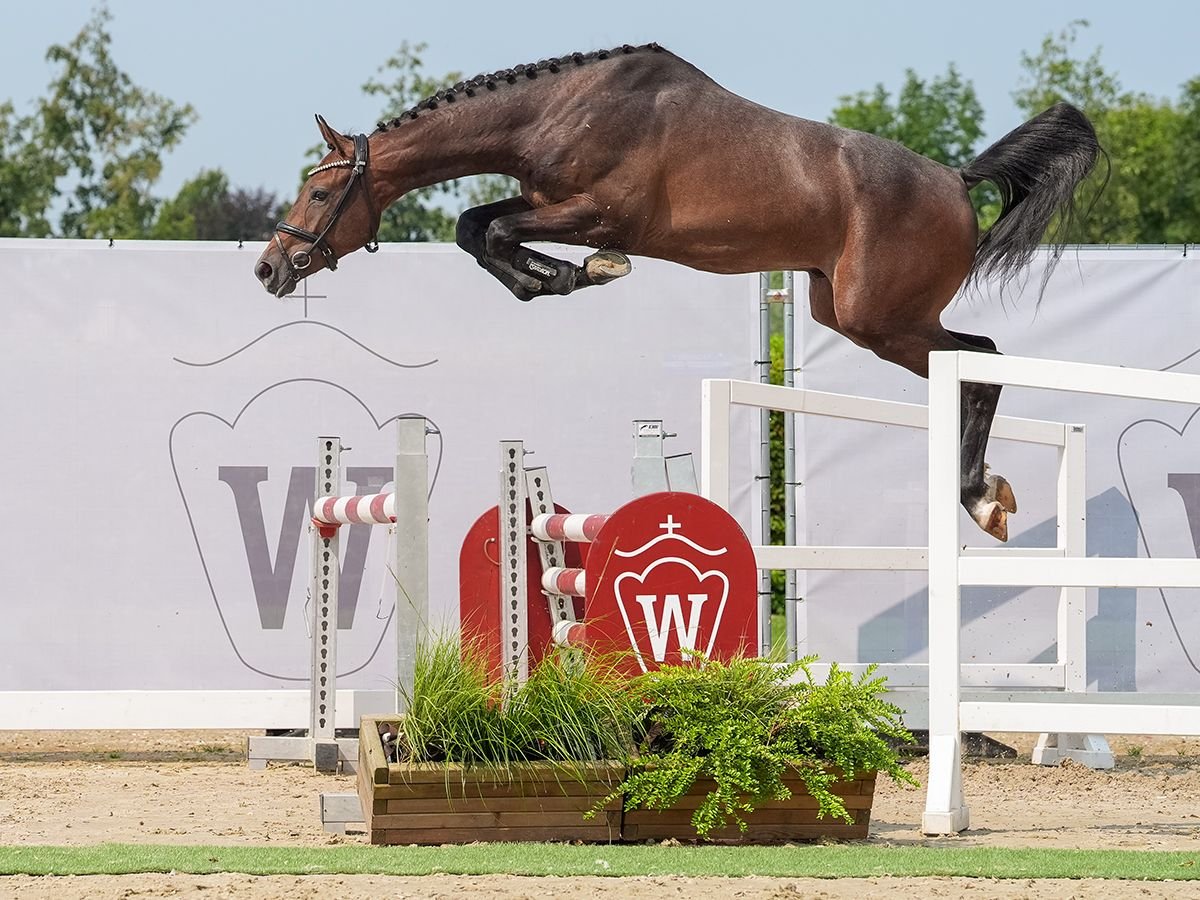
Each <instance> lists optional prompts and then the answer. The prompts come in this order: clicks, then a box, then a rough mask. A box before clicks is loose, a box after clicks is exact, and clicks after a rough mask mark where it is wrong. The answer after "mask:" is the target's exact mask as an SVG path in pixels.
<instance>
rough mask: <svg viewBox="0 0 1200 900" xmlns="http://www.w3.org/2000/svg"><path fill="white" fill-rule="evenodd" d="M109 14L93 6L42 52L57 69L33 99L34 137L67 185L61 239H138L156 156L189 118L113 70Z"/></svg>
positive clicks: (158, 161) (150, 209)
mask: <svg viewBox="0 0 1200 900" xmlns="http://www.w3.org/2000/svg"><path fill="white" fill-rule="evenodd" d="M111 18H112V16H111V14H110V13H109V12H108V10H107V9H106V8H105V7H100V8H99V9H98V10H97V11H96V12H95V13H94V14H93V16H92V18H91V20H90V21H89V22H88V23H87V24H86V25H85V26H84V27H83V30H81V31H80V32H79V34H78V35H76V37H75V38H74V40H72V41H71V42H70V43H69V44H67V45H65V46H63V45H58V44H56V45H54V46H52V47H50V49H49V50H48V51H47V53H46V58H47V59H48V60H49V61H50V62H52V63H57V64H58V65H59V66H60V67H61V71H60V72H59V74H58V76H57V77H56V78H55V79H54V80H53V81H51V83H50V85H49V95H48V96H46V97H44V98H43V99H42V100H40V101H39V103H38V110H37V113H36V115H35V121H36V126H35V134H34V142H35V143H36V144H38V145H39V146H40V147H41V149H42V150H43V151H44V153H45V161H46V163H47V164H48V165H49V166H50V167H51V168H52V171H53V172H54V173H55V175H56V176H57V178H59V179H62V178H69V179H70V181H71V182H72V183H73V184H74V189H73V190H72V192H71V193H70V194H69V195H68V199H67V206H66V209H65V211H64V212H63V214H62V216H61V219H60V232H61V233H62V234H63V235H64V236H66V237H125V238H132V237H141V236H143V235H144V234H145V233H146V231H147V229H148V228H149V225H150V222H151V219H152V218H153V215H154V209H155V205H156V202H155V200H154V198H153V197H152V196H151V194H150V189H151V188H152V187H153V185H154V183H155V182H156V181H157V180H158V178H159V176H160V174H161V173H162V155H163V154H164V153H165V152H167V151H169V150H170V149H171V148H172V147H174V146H175V145H176V144H178V143H179V141H180V140H182V138H183V135H184V133H185V132H186V131H187V128H188V126H189V125H190V124H191V123H192V122H193V121H195V118H196V114H195V112H194V110H193V109H192V107H191V106H189V105H186V104H185V105H183V106H180V105H177V104H175V103H173V102H171V101H170V100H167V99H166V98H164V97H161V96H159V95H158V94H155V93H153V92H151V91H148V90H146V89H145V88H142V87H139V86H137V85H135V84H134V83H133V81H132V79H130V77H129V76H128V75H127V74H126V73H125V72H123V71H121V70H120V69H119V68H118V67H117V65H116V63H115V62H114V61H113V59H112V56H111V53H110V44H111V43H112V38H111V36H110V35H109V33H108V30H107V26H108V22H109V21H110V20H111Z"/></svg>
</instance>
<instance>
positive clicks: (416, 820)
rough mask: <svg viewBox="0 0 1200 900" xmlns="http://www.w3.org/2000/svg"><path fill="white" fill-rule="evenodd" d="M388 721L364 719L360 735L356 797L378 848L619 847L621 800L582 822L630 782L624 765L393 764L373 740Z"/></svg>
mask: <svg viewBox="0 0 1200 900" xmlns="http://www.w3.org/2000/svg"><path fill="white" fill-rule="evenodd" d="M386 721H389V720H388V719H387V718H372V717H364V718H363V720H362V727H361V730H360V731H359V742H358V747H359V766H358V797H359V800H360V801H361V802H362V808H363V817H364V819H365V820H366V824H367V832H368V834H370V836H371V843H372V844H458V843H469V842H471V841H595V842H600V843H608V842H611V841H616V840H619V839H620V836H621V800H620V798H619V797H618V798H617V799H616V800H613V801H612V802H610V803H609V804H608V805H607V806H605V807H604V809H603V810H602V811H600V812H598V813H597V814H596V815H595V816H594V817H593V818H591V819H585V818H584V817H583V814H584V813H585V812H587V811H588V810H590V809H591V808H592V807H593V806H595V805H596V802H597V801H598V800H600V799H601V798H602V797H604V796H605V795H606V794H608V793H609V792H610V791H611V790H612V789H613V787H614V786H616V785H618V784H620V783H621V781H622V779H624V777H625V767H624V766H623V765H621V764H620V763H610V764H605V763H597V764H595V765H584V766H574V765H572V764H570V763H523V764H517V765H513V766H510V767H508V768H507V769H504V770H501V769H488V768H486V767H478V766H476V767H472V768H470V769H466V770H464V768H463V767H462V766H461V765H458V764H456V763H424V764H416V765H410V764H396V763H388V761H387V760H386V758H385V757H384V755H383V745H382V743H381V742H380V741H379V740H378V738H376V737H375V736H376V735H377V734H378V733H379V730H378V727H379V723H380V722H386Z"/></svg>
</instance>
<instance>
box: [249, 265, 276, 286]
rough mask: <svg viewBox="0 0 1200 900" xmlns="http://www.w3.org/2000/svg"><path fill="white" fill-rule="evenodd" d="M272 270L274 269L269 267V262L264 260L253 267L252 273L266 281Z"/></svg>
mask: <svg viewBox="0 0 1200 900" xmlns="http://www.w3.org/2000/svg"><path fill="white" fill-rule="evenodd" d="M274 272H275V270H274V269H272V268H271V264H270V263H269V262H266V261H265V260H264V261H263V262H260V263H259V264H258V265H257V266H255V267H254V274H255V275H257V276H258V280H259V281H266V280H267V279H268V278H270V277H271V275H273V274H274Z"/></svg>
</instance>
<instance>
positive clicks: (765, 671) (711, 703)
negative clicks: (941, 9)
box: [597, 657, 916, 836]
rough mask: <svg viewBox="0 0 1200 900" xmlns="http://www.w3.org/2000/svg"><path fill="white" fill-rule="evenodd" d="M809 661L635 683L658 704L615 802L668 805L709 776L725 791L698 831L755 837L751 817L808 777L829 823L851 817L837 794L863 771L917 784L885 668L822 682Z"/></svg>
mask: <svg viewBox="0 0 1200 900" xmlns="http://www.w3.org/2000/svg"><path fill="white" fill-rule="evenodd" d="M814 659H815V657H808V658H806V659H804V660H800V661H799V662H796V663H792V664H790V665H780V664H778V663H776V662H773V661H771V660H769V659H757V658H736V659H733V660H730V661H729V662H720V661H718V660H708V661H702V664H701V665H683V666H664V667H662V668H661V669H659V670H657V671H654V672H650V673H647V674H646V675H644V676H641V677H640V678H638V679H636V680H635V681H634V682H633V683H632V684H631V689H632V690H633V691H634V692H635V693H636V694H637V695H638V696H639V697H641V698H642V699H643V700H644V701H645V703H646V704H647V706H648V712H647V713H646V715H645V717H644V719H643V721H642V722H641V723H640V726H639V731H638V734H637V735H636V747H635V750H634V753H633V754H632V755H631V759H630V761H629V762H630V770H631V774H630V775H629V776H628V777H627V778H626V779H625V781H624V782H623V783H622V784H621V785H620V786H619V787H617V788H616V789H615V790H614V791H612V793H610V794H609V795H608V796H607V797H606V798H605V799H604V800H603V801H602V802H601V803H600V804H597V809H599V808H600V807H602V806H603V804H604V803H608V802H611V801H612V800H613V799H615V798H617V797H620V796H622V795H624V798H625V808H626V809H637V808H646V809H668V808H670V807H671V806H673V805H674V804H675V803H676V802H678V800H679V799H680V798H681V797H683V796H684V794H686V793H687V792H688V791H689V790H690V789H691V788H692V786H693V785H694V784H695V783H696V781H697V780H698V779H701V778H711V779H712V780H713V782H714V784H715V787H714V789H713V790H712V791H710V792H709V794H708V795H707V796H706V797H705V799H704V800H703V801H702V802H701V805H700V807H699V808H698V809H697V810H696V812H695V814H694V815H693V816H692V824H693V825H694V826H695V828H696V832H697V834H699V835H701V836H704V835H707V834H709V833H710V832H712V831H714V830H719V829H721V828H724V827H726V826H727V825H728V824H729V822H730V820H732V821H733V822H734V823H736V824H737V826H738V827H739V828H740V829H742V830H745V828H746V821H745V818H744V817H745V815H746V814H749V813H751V812H753V811H754V810H755V809H756V808H757V807H758V806H760V805H762V804H763V803H765V802H767V801H769V800H785V799H787V798H788V797H790V796H791V790H790V788H789V787H788V785H787V782H786V779H788V778H789V777H793V778H798V779H799V780H800V781H802V782H803V783H804V786H805V788H806V789H807V790H808V792H809V793H810V794H811V795H812V796H813V797H815V798H816V800H817V803H818V804H819V807H820V809H819V811H818V816H821V817H824V816H827V815H829V816H837V817H840V818H843V819H845V820H847V821H852V819H851V817H850V815H849V813H848V812H847V811H846V807H845V805H844V803H843V802H842V799H841V798H840V797H839V796H838V795H836V794H834V793H833V792H832V790H831V788H832V787H833V785H834V784H836V783H837V782H838V781H839V780H849V779H852V778H854V777H855V773H861V772H867V771H878V772H883V773H885V774H887V775H889V776H891V777H892V778H894V779H896V780H898V781H902V782H905V783H908V784H913V785H915V784H916V780H915V779H914V778H913V777H912V776H911V775H910V774H909V773H908V772H906V771H905V770H904V769H903V768H901V766H900V760H899V757H898V755H897V752H896V750H895V749H894V748H893V745H891V744H889V743H888V741H889V740H892V741H897V742H900V743H911V742H912V736H911V735H910V734H909V733H908V732H907V731H905V729H904V728H903V726H902V725H901V723H900V710H899V709H898V708H897V707H895V706H893V705H892V704H890V703H888V702H886V701H885V700H884V699H883V698H882V697H881V694H882V693H883V691H884V683H885V679H883V678H876V677H874V667H871V668H870V669H868V670H867V672H865V673H864V674H863V675H862V676H861V677H859V678H858V679H855V678H853V677H852V676H851V675H850V674H849V673H848V672H845V671H843V670H841V669H838V668H837V667H836V666H834V667H832V669H831V670H830V673H829V677H828V678H827V680H826V681H825V682H824V683H823V684H818V683H816V682H815V681H814V680H813V677H812V673H811V671H810V670H809V665H810V664H811V663H812V662H813V661H814Z"/></svg>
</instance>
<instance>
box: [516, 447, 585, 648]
mask: <svg viewBox="0 0 1200 900" xmlns="http://www.w3.org/2000/svg"><path fill="white" fill-rule="evenodd" d="M525 488H526V491H527V492H528V495H529V506H530V509H531V510H532V512H533V514H534V515H535V516H540V515H546V514H552V513H553V512H554V494H553V493H551V491H550V472H549V470H548V469H547V468H546V467H545V466H541V467H538V468H535V469H526V470H525ZM538 554H539V555H540V556H541V560H542V571H543V572H548V571H550V570H551V569H559V568H562V567H563V566H565V565H566V561H565V559H566V558H565V557H564V555H563V545H562V542H561V541H538ZM546 603H547V604H548V606H549V609H550V621H551V623H553V624H557V623H559V622H574V621H575V604H574V603H573V602H572V600H571V598H570V597H567V596H564V595H562V594H558V593H547V594H546Z"/></svg>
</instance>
